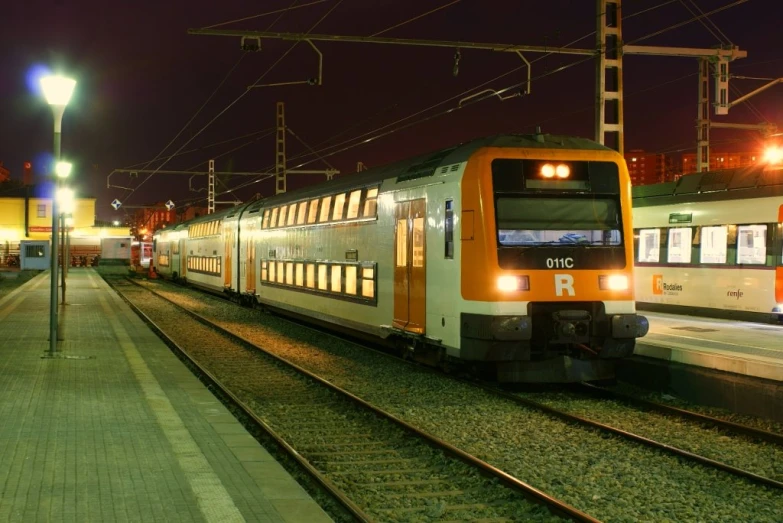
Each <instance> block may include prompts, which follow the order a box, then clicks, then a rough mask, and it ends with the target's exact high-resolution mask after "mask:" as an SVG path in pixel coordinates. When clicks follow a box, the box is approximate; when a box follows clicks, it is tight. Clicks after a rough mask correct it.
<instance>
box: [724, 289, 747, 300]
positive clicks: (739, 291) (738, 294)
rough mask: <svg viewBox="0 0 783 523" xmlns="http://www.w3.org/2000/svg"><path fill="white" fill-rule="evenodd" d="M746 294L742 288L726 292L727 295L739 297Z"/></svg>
mask: <svg viewBox="0 0 783 523" xmlns="http://www.w3.org/2000/svg"><path fill="white" fill-rule="evenodd" d="M744 295H745V293H744V292H742V291H741V290H740V289H737V290H736V291H728V292H727V293H726V296H728V297H729V298H737V299H740V298H742V297H743V296H744Z"/></svg>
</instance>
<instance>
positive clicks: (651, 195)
mask: <svg viewBox="0 0 783 523" xmlns="http://www.w3.org/2000/svg"><path fill="white" fill-rule="evenodd" d="M781 183H783V170H781V169H779V168H778V169H772V168H770V167H768V166H765V165H757V166H755V167H753V168H746V169H734V170H727V171H721V172H714V173H700V174H692V175H688V176H684V177H682V178H681V179H680V180H679V181H678V182H677V183H667V184H658V185H652V186H641V187H635V188H634V190H633V205H634V210H633V216H634V236H635V243H636V251H635V252H636V268H635V274H634V280H635V287H636V298H637V302H638V303H637V305H638V307H639V308H640V309H646V310H656V311H662V312H674V313H685V314H699V315H709V316H717V317H726V318H732V319H747V320H756V321H769V320H770V319H773V320H778V319H783V256H782V255H783V185H781Z"/></svg>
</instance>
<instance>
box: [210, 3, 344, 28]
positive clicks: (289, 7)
mask: <svg viewBox="0 0 783 523" xmlns="http://www.w3.org/2000/svg"><path fill="white" fill-rule="evenodd" d="M328 1H329V0H315V1H314V2H308V3H306V4H299V5H294V4H296V2H294V4H292V5H290V6H288V7H284V8H282V9H275V10H274V11H267V12H266V13H260V14H257V15H250V16H244V17H242V18H236V19H234V20H227V21H225V22H218V23H217V24H213V25H208V26H206V27H204V29H214V28H215V27H221V26H224V25H229V24H235V23H237V22H246V21H248V20H253V19H255V18H261V17H264V16H270V15H274V14H281V15H282V14H284V13H287V12H289V11H293V10H294V9H301V8H303V7H310V6H314V5H317V4H323V3H324V2H328ZM278 20H279V17H278ZM276 21H277V20H275V22H276ZM272 23H273V24H274V22H272ZM267 31H269V28H267Z"/></svg>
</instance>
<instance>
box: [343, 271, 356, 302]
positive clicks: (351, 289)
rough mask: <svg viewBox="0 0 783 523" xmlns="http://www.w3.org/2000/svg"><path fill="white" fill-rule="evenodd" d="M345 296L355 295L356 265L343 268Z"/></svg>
mask: <svg viewBox="0 0 783 523" xmlns="http://www.w3.org/2000/svg"><path fill="white" fill-rule="evenodd" d="M345 294H352V295H356V265H347V266H346V267H345Z"/></svg>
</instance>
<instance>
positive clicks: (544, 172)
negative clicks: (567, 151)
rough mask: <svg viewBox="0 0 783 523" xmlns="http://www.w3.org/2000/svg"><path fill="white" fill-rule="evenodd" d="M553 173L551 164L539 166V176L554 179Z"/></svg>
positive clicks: (553, 169) (553, 167) (554, 170)
mask: <svg viewBox="0 0 783 523" xmlns="http://www.w3.org/2000/svg"><path fill="white" fill-rule="evenodd" d="M555 172H556V169H555V166H554V165H552V164H551V163H545V164H544V165H542V166H541V176H543V177H544V178H554V176H555Z"/></svg>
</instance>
